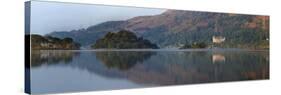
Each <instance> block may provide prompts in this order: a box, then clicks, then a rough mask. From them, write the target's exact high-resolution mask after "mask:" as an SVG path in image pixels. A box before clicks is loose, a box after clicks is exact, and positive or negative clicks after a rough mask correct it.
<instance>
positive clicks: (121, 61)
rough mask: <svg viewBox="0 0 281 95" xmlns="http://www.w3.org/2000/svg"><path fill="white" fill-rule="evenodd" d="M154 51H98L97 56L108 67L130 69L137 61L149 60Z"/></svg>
mask: <svg viewBox="0 0 281 95" xmlns="http://www.w3.org/2000/svg"><path fill="white" fill-rule="evenodd" d="M154 53H155V52H147V51H99V52H96V57H97V59H99V60H100V61H102V63H104V64H105V65H106V66H107V67H108V68H118V69H120V70H128V69H130V68H131V67H133V66H134V65H135V64H136V63H142V62H143V61H145V60H147V59H148V58H150V57H151V56H152V55H153V54H154Z"/></svg>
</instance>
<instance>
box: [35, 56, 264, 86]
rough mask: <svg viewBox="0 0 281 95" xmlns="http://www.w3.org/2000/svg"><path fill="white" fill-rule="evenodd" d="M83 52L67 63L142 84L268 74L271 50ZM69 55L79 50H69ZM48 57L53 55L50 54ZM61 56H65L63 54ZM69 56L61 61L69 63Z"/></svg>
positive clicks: (260, 77)
mask: <svg viewBox="0 0 281 95" xmlns="http://www.w3.org/2000/svg"><path fill="white" fill-rule="evenodd" d="M80 53H81V54H79V56H73V60H70V62H69V64H67V65H65V66H71V67H73V68H78V69H81V70H83V71H84V70H86V71H88V72H89V73H92V74H97V75H100V76H103V77H107V78H120V79H128V80H130V81H133V82H135V83H139V84H156V85H174V84H191V83H206V82H221V81H238V80H252V79H268V78H269V59H268V52H247V51H242V52H239V51H233V52H232V51H228V52H224V51H222V52H213V51H183V52H182V51H159V52H151V51H93V52H80ZM45 54H48V52H47V53H45ZM67 54H68V53H66V55H67ZM216 54H220V55H221V56H224V57H225V60H224V62H218V63H217V64H213V55H216ZM70 55H76V54H74V53H73V54H71V53H70V54H69V56H70ZM41 56H43V55H41ZM48 57H54V56H52V54H49V56H48ZM57 57H59V56H58V54H57ZM40 58H42V59H41V60H43V61H42V62H41V61H40V62H41V63H47V62H48V63H51V62H53V63H58V61H54V60H55V59H53V58H47V59H46V58H44V57H40ZM60 58H62V59H64V57H60ZM66 59H67V58H65V59H64V60H63V61H61V62H62V63H63V62H65V63H67V62H68V61H65V60H66ZM44 60H45V61H44ZM47 60H48V61H47ZM33 61H34V60H33ZM37 61H38V60H37ZM33 63H36V61H35V62H33ZM37 63H38V62H37Z"/></svg>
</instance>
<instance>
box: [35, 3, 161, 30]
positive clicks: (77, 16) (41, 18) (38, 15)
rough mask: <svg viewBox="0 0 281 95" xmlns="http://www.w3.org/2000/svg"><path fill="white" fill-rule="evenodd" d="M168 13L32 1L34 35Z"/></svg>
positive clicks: (143, 9)
mask: <svg viewBox="0 0 281 95" xmlns="http://www.w3.org/2000/svg"><path fill="white" fill-rule="evenodd" d="M164 11H165V9H149V8H136V7H114V6H104V5H89V4H72V3H56V2H41V1H32V2H31V33H32V34H42V35H44V34H47V33H50V32H53V31H69V30H73V29H80V28H87V27H88V26H91V25H96V24H99V23H102V22H106V21H118V20H126V19H129V18H132V17H136V16H144V15H156V14H160V13H163V12H164Z"/></svg>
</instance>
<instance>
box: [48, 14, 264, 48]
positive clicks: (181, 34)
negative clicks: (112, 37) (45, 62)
mask: <svg viewBox="0 0 281 95" xmlns="http://www.w3.org/2000/svg"><path fill="white" fill-rule="evenodd" d="M122 29H126V30H130V31H133V32H134V33H136V34H137V36H141V37H143V38H144V39H148V40H150V41H151V42H152V43H156V44H157V45H158V46H160V47H161V48H169V47H181V46H183V45H184V44H190V43H194V42H205V43H207V44H212V37H213V36H214V35H221V36H224V37H226V41H225V43H224V44H223V45H220V46H221V47H227V48H254V49H258V48H269V41H268V40H269V17H268V16H256V15H242V14H227V13H210V12H194V11H180V10H168V11H166V12H164V13H162V14H160V15H154V16H139V17H135V18H132V19H128V20H125V21H109V22H104V23H101V24H98V25H94V26H90V27H88V28H86V29H79V30H73V31H62V32H58V31H57V32H52V33H50V34H48V35H50V36H54V37H59V38H65V37H70V38H73V39H74V41H77V42H79V43H81V44H82V45H90V44H91V43H95V42H96V41H97V39H100V38H102V37H103V36H104V35H105V34H106V33H108V32H114V31H119V30H122Z"/></svg>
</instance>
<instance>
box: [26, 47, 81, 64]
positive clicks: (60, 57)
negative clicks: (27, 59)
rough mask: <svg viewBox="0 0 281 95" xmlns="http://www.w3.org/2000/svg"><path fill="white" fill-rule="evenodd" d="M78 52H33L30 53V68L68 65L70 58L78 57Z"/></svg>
mask: <svg viewBox="0 0 281 95" xmlns="http://www.w3.org/2000/svg"><path fill="white" fill-rule="evenodd" d="M78 55H79V52H73V51H59V50H57V51H51V50H33V51H32V52H31V66H32V67H37V66H40V65H43V64H46V65H51V64H58V63H60V62H61V63H66V64H67V63H70V62H72V58H73V57H75V56H78Z"/></svg>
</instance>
